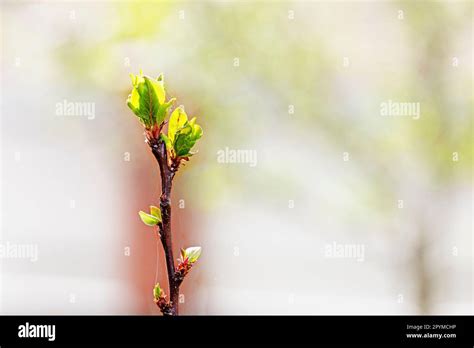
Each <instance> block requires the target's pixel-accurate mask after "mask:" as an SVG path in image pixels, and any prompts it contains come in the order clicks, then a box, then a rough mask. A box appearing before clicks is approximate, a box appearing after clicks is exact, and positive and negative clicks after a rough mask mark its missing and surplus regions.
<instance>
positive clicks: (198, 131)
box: [192, 124, 203, 141]
mask: <svg viewBox="0 0 474 348" xmlns="http://www.w3.org/2000/svg"><path fill="white" fill-rule="evenodd" d="M202 133H203V132H202V128H201V126H200V125H198V124H195V125H193V133H192V135H193V139H194V140H195V141H196V140H198V139H200V138H201V137H202Z"/></svg>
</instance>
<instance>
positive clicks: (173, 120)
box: [168, 105, 188, 143]
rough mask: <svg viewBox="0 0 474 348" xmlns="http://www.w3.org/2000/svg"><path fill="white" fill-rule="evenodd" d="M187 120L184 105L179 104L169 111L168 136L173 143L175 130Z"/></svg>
mask: <svg viewBox="0 0 474 348" xmlns="http://www.w3.org/2000/svg"><path fill="white" fill-rule="evenodd" d="M187 121H188V115H186V112H185V111H184V106H182V105H180V106H178V107H177V108H176V109H174V111H173V112H172V113H171V116H170V121H169V124H168V138H169V139H170V141H171V143H174V139H175V136H176V132H177V131H178V130H179V129H181V128H182V127H183V126H184V125H185V124H186V122H187Z"/></svg>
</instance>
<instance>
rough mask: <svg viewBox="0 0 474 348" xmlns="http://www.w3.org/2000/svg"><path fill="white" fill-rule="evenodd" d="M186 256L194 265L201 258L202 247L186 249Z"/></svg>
mask: <svg viewBox="0 0 474 348" xmlns="http://www.w3.org/2000/svg"><path fill="white" fill-rule="evenodd" d="M184 254H185V256H186V257H187V258H188V261H189V262H190V263H194V262H196V261H197V260H198V259H199V256H201V247H189V248H186V250H185V252H184Z"/></svg>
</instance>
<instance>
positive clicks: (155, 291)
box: [153, 283, 163, 300]
mask: <svg viewBox="0 0 474 348" xmlns="http://www.w3.org/2000/svg"><path fill="white" fill-rule="evenodd" d="M162 295H163V290H161V287H160V283H156V285H155V287H154V288H153V298H154V299H155V300H159V299H160V298H161V296H162Z"/></svg>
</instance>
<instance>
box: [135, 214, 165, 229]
mask: <svg viewBox="0 0 474 348" xmlns="http://www.w3.org/2000/svg"><path fill="white" fill-rule="evenodd" d="M138 214H139V215H140V218H141V219H142V221H143V223H144V224H145V225H147V226H156V225H158V223H160V222H161V220H158V218H157V217H155V216H153V215H150V214H147V213H145V212H144V211H141V210H140V211H139V212H138Z"/></svg>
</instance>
